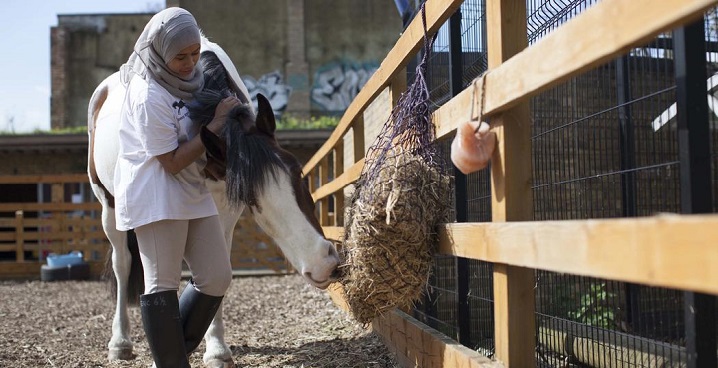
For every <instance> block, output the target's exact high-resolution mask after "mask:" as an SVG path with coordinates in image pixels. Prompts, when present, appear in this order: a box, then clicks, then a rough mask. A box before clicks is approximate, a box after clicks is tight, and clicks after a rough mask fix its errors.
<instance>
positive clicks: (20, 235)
mask: <svg viewBox="0 0 718 368" xmlns="http://www.w3.org/2000/svg"><path fill="white" fill-rule="evenodd" d="M15 224H16V227H15V260H16V261H17V262H23V261H24V260H25V249H24V247H25V227H24V224H23V212H22V211H17V212H15Z"/></svg>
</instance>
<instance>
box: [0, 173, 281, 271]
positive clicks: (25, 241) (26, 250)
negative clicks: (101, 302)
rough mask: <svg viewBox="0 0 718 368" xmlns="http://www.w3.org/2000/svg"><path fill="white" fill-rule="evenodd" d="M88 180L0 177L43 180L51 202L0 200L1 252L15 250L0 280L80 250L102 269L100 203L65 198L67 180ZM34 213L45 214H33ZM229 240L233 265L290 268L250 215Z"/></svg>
mask: <svg viewBox="0 0 718 368" xmlns="http://www.w3.org/2000/svg"><path fill="white" fill-rule="evenodd" d="M88 180H89V179H88V177H87V175H86V174H67V175H8V176H3V175H0V190H3V187H2V185H6V184H12V185H17V184H38V183H43V184H48V185H50V186H51V192H52V195H51V197H52V198H51V200H52V202H46V203H35V202H14V203H0V252H3V253H6V254H14V257H12V259H11V260H7V261H0V279H4V278H34V277H39V275H40V267H41V266H42V265H43V264H44V256H46V255H47V254H49V253H58V254H63V253H67V252H70V251H81V252H83V257H84V258H85V261H87V262H88V263H90V272H91V275H92V276H95V277H97V276H99V275H100V274H101V273H102V271H103V268H104V263H105V255H106V254H107V251H108V250H109V249H110V243H109V241H108V240H107V237H106V236H105V233H104V231H103V230H102V220H101V219H100V216H99V213H100V211H101V210H102V206H101V205H100V203H98V202H85V203H69V202H65V192H64V191H65V187H64V185H65V184H77V183H80V184H83V185H87V183H88ZM91 211H96V212H95V213H94V214H92V212H91ZM28 212H30V214H29V213H28ZM35 212H37V213H42V214H43V216H40V217H38V216H35V215H34V214H33V213H35ZM91 214H92V216H91ZM233 242H234V245H233V246H232V251H231V253H230V257H231V262H232V267H233V268H234V269H236V270H241V271H249V270H264V272H275V273H289V272H293V269H292V268H291V265H289V264H288V263H287V262H286V260H285V259H284V256H283V255H282V252H281V250H280V249H279V247H278V246H277V245H276V244H274V241H273V240H272V239H271V238H270V237H269V236H268V235H267V234H265V233H264V232H263V231H262V230H261V228H259V226H258V225H257V224H256V223H255V222H254V219H253V218H252V217H251V216H250V215H244V216H242V217H241V218H240V220H239V222H238V223H237V226H236V228H235V233H234V237H233ZM28 254H30V255H31V256H30V257H27V255H28Z"/></svg>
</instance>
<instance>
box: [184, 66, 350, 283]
mask: <svg viewBox="0 0 718 368" xmlns="http://www.w3.org/2000/svg"><path fill="white" fill-rule="evenodd" d="M213 55H214V54H213V53H203V54H202V57H201V58H200V63H203V64H204V65H203V67H204V73H205V88H204V90H203V91H202V92H200V93H199V94H197V96H196V101H195V103H194V104H192V105H191V106H190V113H191V114H192V116H193V119H194V120H195V122H198V123H200V124H203V123H206V122H208V121H209V120H207V118H208V117H209V119H210V120H211V118H212V116H211V114H212V113H213V112H214V108H215V107H216V106H217V104H218V103H219V101H220V100H221V99H222V98H224V97H225V96H226V95H227V94H228V93H230V92H229V89H226V88H222V85H223V83H224V82H221V83H219V85H220V86H219V87H217V85H215V82H216V81H218V80H220V81H226V78H227V77H226V76H219V75H218V74H213V73H220V74H221V72H222V71H223V70H224V68H213V67H212V66H213V65H209V64H212V63H213V62H218V60H216V58H213ZM219 65H220V66H221V63H219ZM214 66H216V65H214ZM225 75H226V74H225ZM224 85H225V86H226V84H224ZM217 88H220V89H221V90H217ZM257 102H258V109H257V113H256V114H255V113H254V112H253V111H252V108H251V106H250V105H248V104H247V105H243V106H240V107H237V108H235V109H234V110H233V111H232V112H231V113H230V114H229V116H228V120H227V122H226V125H225V130H224V132H223V134H222V137H218V136H216V135H214V134H212V133H211V132H210V131H209V130H207V129H204V128H203V129H202V133H201V134H202V140H203V142H204V143H205V146H206V147H207V153H208V156H209V157H210V159H209V161H210V162H214V163H213V164H212V167H211V169H212V170H213V171H214V172H215V174H214V175H215V177H218V178H224V180H225V181H226V186H227V200H228V202H229V203H230V204H231V205H232V206H235V207H237V208H243V206H247V207H249V210H250V211H251V212H252V214H253V215H254V219H255V221H256V222H257V223H258V224H259V226H261V227H262V229H263V230H264V231H265V232H266V233H267V235H269V236H270V237H272V239H273V240H274V241H275V242H276V243H277V244H278V245H279V247H280V248H281V249H282V252H283V253H284V255H285V256H286V257H287V259H288V260H289V262H290V263H291V264H292V266H294V268H295V269H296V270H298V271H299V272H301V274H302V275H303V276H304V277H305V278H306V279H307V281H308V282H310V283H311V284H312V285H314V286H316V287H319V288H325V287H327V286H328V285H329V283H330V282H332V281H333V280H334V279H335V276H336V268H337V266H338V264H339V256H338V254H337V251H336V248H335V247H334V245H333V244H332V243H331V242H330V241H328V240H327V239H326V238H325V237H324V234H323V231H322V228H321V226H320V225H319V221H318V220H317V218H316V215H315V211H314V201H313V199H312V196H311V194H310V192H309V190H308V188H307V186H306V184H305V182H304V181H303V180H302V176H301V171H302V170H301V164H300V163H299V161H298V160H297V159H296V158H295V157H294V155H292V154H291V153H290V152H288V151H286V150H284V149H283V148H282V147H280V145H279V143H278V142H277V139H276V137H275V134H274V133H275V129H276V122H275V117H274V112H273V111H272V107H271V106H270V104H269V101H268V100H267V99H266V98H265V97H264V96H262V95H261V94H260V95H257ZM208 168H209V167H208ZM223 169H224V173H222V170H223Z"/></svg>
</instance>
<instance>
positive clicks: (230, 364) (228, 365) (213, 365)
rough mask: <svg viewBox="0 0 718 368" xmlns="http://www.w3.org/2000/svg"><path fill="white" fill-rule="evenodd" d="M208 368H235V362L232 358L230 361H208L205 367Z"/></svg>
mask: <svg viewBox="0 0 718 368" xmlns="http://www.w3.org/2000/svg"><path fill="white" fill-rule="evenodd" d="M204 366H205V367H207V368H235V367H236V366H235V365H234V361H233V360H232V358H229V361H225V360H220V359H212V360H210V361H208V362H207V363H206V364H205V365H204Z"/></svg>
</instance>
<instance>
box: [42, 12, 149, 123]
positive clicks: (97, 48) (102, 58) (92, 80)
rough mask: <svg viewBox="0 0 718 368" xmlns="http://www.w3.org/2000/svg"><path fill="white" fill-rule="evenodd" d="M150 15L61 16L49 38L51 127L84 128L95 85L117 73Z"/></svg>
mask: <svg viewBox="0 0 718 368" xmlns="http://www.w3.org/2000/svg"><path fill="white" fill-rule="evenodd" d="M151 17H152V14H113V15H107V14H97V15H59V16H58V25H57V27H53V28H52V29H51V31H50V37H51V41H50V42H51V55H52V56H51V57H52V60H51V67H50V71H51V77H50V78H51V89H52V92H51V102H50V113H51V126H52V127H53V128H65V127H73V126H84V125H85V124H86V120H87V104H88V102H89V101H90V96H91V95H92V91H94V89H95V87H96V86H97V85H98V84H99V83H100V82H101V81H102V80H103V79H104V78H106V77H107V76H108V75H110V74H112V73H113V72H115V71H117V70H118V69H119V67H120V65H122V64H123V63H124V62H125V61H127V58H128V57H129V56H130V53H131V52H132V47H133V46H134V44H135V41H136V40H137V37H139V35H140V33H141V32H142V29H144V26H145V24H147V22H148V21H149V20H150V18H151Z"/></svg>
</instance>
